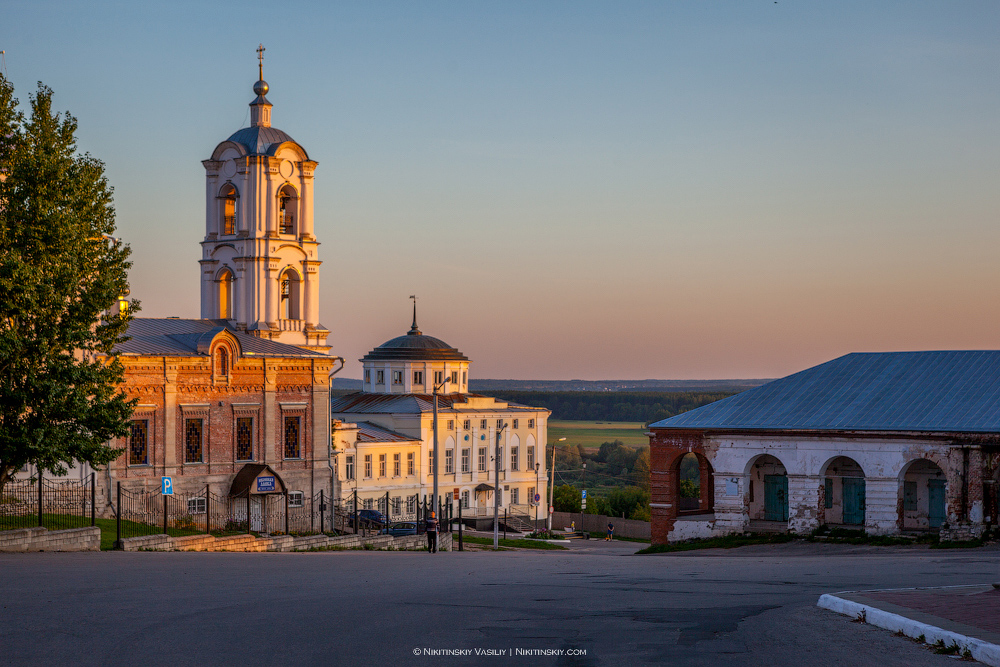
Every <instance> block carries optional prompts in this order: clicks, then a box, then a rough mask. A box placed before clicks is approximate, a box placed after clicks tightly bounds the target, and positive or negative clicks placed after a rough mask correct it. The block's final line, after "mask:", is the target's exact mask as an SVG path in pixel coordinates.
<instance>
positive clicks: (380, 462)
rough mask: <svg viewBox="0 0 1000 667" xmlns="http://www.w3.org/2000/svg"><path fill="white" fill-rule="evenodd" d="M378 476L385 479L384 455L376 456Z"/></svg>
mask: <svg viewBox="0 0 1000 667" xmlns="http://www.w3.org/2000/svg"><path fill="white" fill-rule="evenodd" d="M378 476H379V477H385V454H379V455H378Z"/></svg>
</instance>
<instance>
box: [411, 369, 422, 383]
mask: <svg viewBox="0 0 1000 667" xmlns="http://www.w3.org/2000/svg"><path fill="white" fill-rule="evenodd" d="M423 383H424V372H423V371H413V384H423Z"/></svg>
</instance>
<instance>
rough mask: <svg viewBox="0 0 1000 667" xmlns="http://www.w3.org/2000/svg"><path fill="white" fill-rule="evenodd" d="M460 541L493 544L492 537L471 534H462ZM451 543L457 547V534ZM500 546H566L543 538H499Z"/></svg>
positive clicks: (552, 549)
mask: <svg viewBox="0 0 1000 667" xmlns="http://www.w3.org/2000/svg"><path fill="white" fill-rule="evenodd" d="M462 541H463V542H468V543H469V544H486V545H490V546H492V545H493V538H492V537H473V536H471V535H464V536H462ZM452 545H453V546H452V548H454V549H458V535H453V536H452ZM500 546H501V547H514V548H516V549H547V550H550V551H560V550H562V551H565V550H566V547H563V546H560V545H558V544H549V543H548V542H545V541H543V540H526V539H518V540H505V539H502V538H501V539H500Z"/></svg>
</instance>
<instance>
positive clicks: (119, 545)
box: [115, 482, 125, 549]
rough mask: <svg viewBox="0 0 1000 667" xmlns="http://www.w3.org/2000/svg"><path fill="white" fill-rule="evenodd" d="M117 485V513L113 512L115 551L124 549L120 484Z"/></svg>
mask: <svg viewBox="0 0 1000 667" xmlns="http://www.w3.org/2000/svg"><path fill="white" fill-rule="evenodd" d="M117 484H118V511H117V512H115V549H124V548H125V544H124V543H123V542H122V483H121V482H117Z"/></svg>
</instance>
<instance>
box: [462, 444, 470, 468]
mask: <svg viewBox="0 0 1000 667" xmlns="http://www.w3.org/2000/svg"><path fill="white" fill-rule="evenodd" d="M462 472H469V450H468V449H463V450H462Z"/></svg>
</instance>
